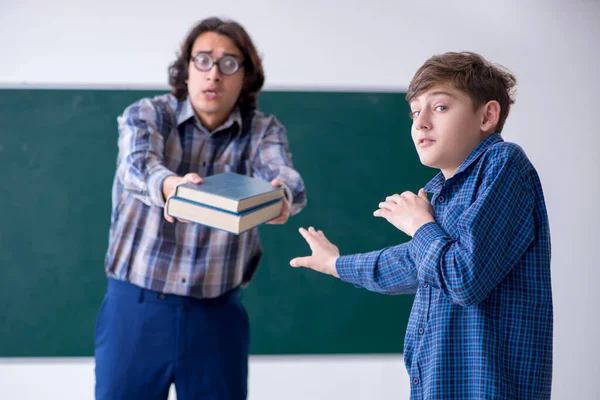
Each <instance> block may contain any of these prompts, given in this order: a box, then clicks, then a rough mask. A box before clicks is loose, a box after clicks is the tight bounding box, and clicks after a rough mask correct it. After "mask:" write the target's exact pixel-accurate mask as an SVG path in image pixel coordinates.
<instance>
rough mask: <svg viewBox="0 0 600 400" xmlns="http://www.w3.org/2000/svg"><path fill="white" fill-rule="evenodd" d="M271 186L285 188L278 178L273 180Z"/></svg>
mask: <svg viewBox="0 0 600 400" xmlns="http://www.w3.org/2000/svg"><path fill="white" fill-rule="evenodd" d="M271 185H273V186H277V187H279V186H283V184H282V183H281V181H280V180H279V179H277V178H275V179H273V180H272V181H271Z"/></svg>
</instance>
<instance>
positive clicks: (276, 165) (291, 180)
mask: <svg viewBox="0 0 600 400" xmlns="http://www.w3.org/2000/svg"><path fill="white" fill-rule="evenodd" d="M252 164H253V165H252V167H253V170H254V174H255V175H256V176H258V177H260V178H261V179H264V180H266V181H268V182H270V181H272V180H273V179H275V178H277V179H279V180H280V181H281V183H282V184H283V188H284V190H285V196H286V198H287V200H288V201H289V202H290V205H291V210H290V213H291V215H295V214H298V213H299V212H300V211H301V210H302V209H303V208H304V207H305V206H306V188H305V187H304V181H303V180H302V177H301V176H300V174H299V173H298V171H296V170H295V169H294V168H293V163H292V155H291V153H290V150H289V144H288V139H287V132H286V129H285V127H284V126H283V125H282V124H281V123H279V122H278V121H277V120H276V119H275V118H269V119H268V121H267V122H266V126H265V129H264V133H263V135H262V137H261V140H260V142H259V143H258V148H257V151H256V155H255V157H254V158H253V160H252Z"/></svg>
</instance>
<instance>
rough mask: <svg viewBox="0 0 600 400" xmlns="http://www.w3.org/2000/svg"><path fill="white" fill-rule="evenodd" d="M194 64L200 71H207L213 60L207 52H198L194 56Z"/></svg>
mask: <svg viewBox="0 0 600 400" xmlns="http://www.w3.org/2000/svg"><path fill="white" fill-rule="evenodd" d="M194 65H196V68H198V69H199V70H200V71H208V70H210V69H211V68H212V66H213V60H212V58H211V57H210V56H209V55H208V54H202V53H200V54H197V55H196V56H195V57H194Z"/></svg>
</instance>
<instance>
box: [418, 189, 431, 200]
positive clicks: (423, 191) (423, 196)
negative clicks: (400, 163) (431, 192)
mask: <svg viewBox="0 0 600 400" xmlns="http://www.w3.org/2000/svg"><path fill="white" fill-rule="evenodd" d="M419 197H420V198H422V199H423V200H426V201H427V202H428V203H429V199H428V198H427V192H426V191H425V189H423V188H421V189H419Z"/></svg>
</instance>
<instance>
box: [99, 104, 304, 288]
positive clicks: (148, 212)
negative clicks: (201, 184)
mask: <svg viewBox="0 0 600 400" xmlns="http://www.w3.org/2000/svg"><path fill="white" fill-rule="evenodd" d="M118 123H119V141H118V144H119V154H118V157H117V171H116V174H115V179H114V183H113V189H112V203H113V207H112V216H111V227H110V232H109V245H108V251H107V254H106V260H105V269H106V274H107V276H108V277H111V278H115V279H119V280H124V281H130V282H131V283H133V284H136V285H138V286H141V287H144V288H148V289H152V290H156V291H160V292H163V293H174V294H178V295H183V296H192V297H197V298H206V297H208V298H210V297H217V296H219V295H221V294H223V293H224V292H226V291H228V290H230V289H232V288H235V287H237V286H240V285H245V284H247V283H248V282H249V281H250V279H251V278H252V276H253V274H254V272H255V271H256V269H257V267H258V264H259V262H260V259H261V256H262V249H261V245H260V240H259V236H258V230H257V228H254V229H251V230H249V231H246V232H244V233H242V234H240V235H239V236H237V235H234V234H231V233H228V232H224V231H220V230H217V229H211V228H208V227H205V226H201V225H198V224H184V223H179V222H175V223H173V224H171V223H169V222H167V221H165V219H164V218H163V207H164V205H165V201H164V199H163V195H162V182H163V181H164V179H165V178H167V177H168V176H172V175H179V176H183V175H185V174H187V173H189V172H196V173H198V174H199V175H200V176H201V177H204V176H209V175H213V174H216V173H219V172H225V171H233V172H237V173H241V174H245V175H250V176H255V177H258V178H261V179H264V180H266V181H269V182H270V181H271V180H273V179H275V178H278V179H279V180H280V181H282V183H283V185H284V189H285V193H286V197H287V199H288V200H289V201H290V203H291V214H292V215H294V214H297V213H298V212H300V210H301V209H302V208H303V207H304V206H305V205H306V193H305V188H304V183H303V181H302V178H301V177H300V175H299V174H298V172H296V171H295V170H294V169H293V167H292V160H291V154H290V152H289V148H288V140H287V134H286V130H285V128H284V127H283V125H281V123H279V121H277V119H276V118H275V117H273V116H272V115H267V114H263V113H260V112H258V111H256V112H255V113H253V114H252V115H250V116H242V115H241V113H240V111H239V109H235V110H234V112H233V113H232V114H231V115H230V116H229V118H228V119H227V120H226V121H225V122H224V123H223V124H222V125H221V126H220V127H218V128H216V129H215V130H214V131H212V132H209V131H207V130H206V129H205V128H204V127H203V126H202V125H201V124H200V121H199V120H198V118H197V117H196V116H195V114H194V111H193V108H192V106H191V103H190V102H189V99H186V100H185V101H179V100H177V99H176V98H175V97H174V96H172V95H170V94H167V95H162V96H157V97H154V98H144V99H141V100H140V101H138V102H136V103H134V104H132V105H131V106H129V107H128V108H127V109H126V110H125V111H124V113H123V115H121V116H120V117H119V118H118Z"/></svg>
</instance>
